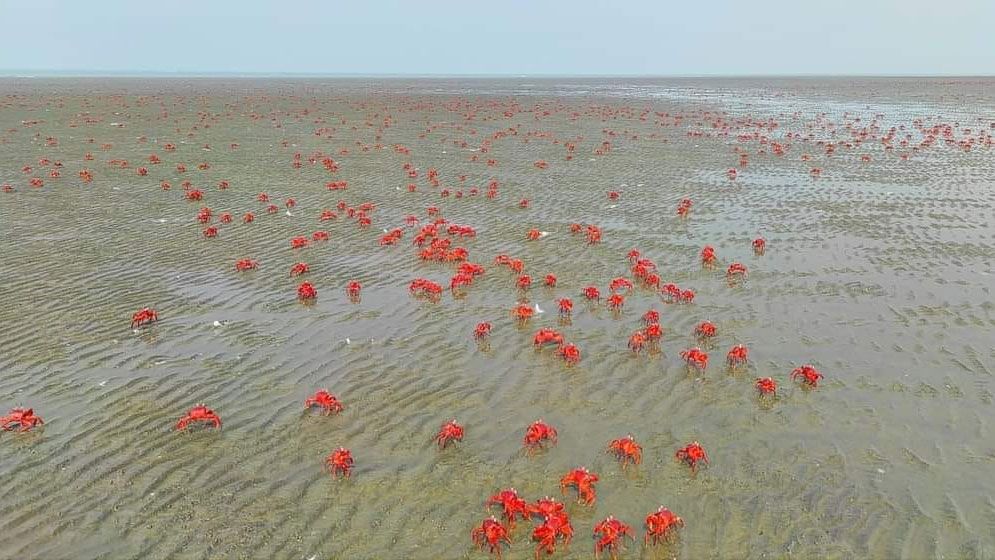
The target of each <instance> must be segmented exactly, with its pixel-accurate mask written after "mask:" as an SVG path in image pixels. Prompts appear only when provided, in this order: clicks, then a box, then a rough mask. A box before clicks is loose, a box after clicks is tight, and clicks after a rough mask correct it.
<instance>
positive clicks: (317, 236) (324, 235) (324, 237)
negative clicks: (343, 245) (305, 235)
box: [311, 231, 328, 241]
mask: <svg viewBox="0 0 995 560" xmlns="http://www.w3.org/2000/svg"><path fill="white" fill-rule="evenodd" d="M311 239H312V240H313V241H328V232H327V231H316V232H314V233H312V234H311Z"/></svg>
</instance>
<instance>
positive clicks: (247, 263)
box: [235, 259, 259, 272]
mask: <svg viewBox="0 0 995 560" xmlns="http://www.w3.org/2000/svg"><path fill="white" fill-rule="evenodd" d="M258 267H259V263H258V262H257V261H254V260H252V259H241V260H239V261H235V270H237V271H239V272H241V271H243V270H255V269H256V268H258Z"/></svg>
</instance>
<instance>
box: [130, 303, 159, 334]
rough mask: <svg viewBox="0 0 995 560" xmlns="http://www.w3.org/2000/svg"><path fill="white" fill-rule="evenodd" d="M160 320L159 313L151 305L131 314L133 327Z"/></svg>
mask: <svg viewBox="0 0 995 560" xmlns="http://www.w3.org/2000/svg"><path fill="white" fill-rule="evenodd" d="M158 320H159V314H158V313H156V310H155V309H152V308H151V307H143V308H141V309H139V310H138V311H136V312H135V314H134V315H132V316H131V328H133V329H135V328H138V327H140V326H142V325H146V324H151V323H155V322H156V321H158Z"/></svg>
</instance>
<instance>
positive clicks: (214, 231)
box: [204, 226, 218, 239]
mask: <svg viewBox="0 0 995 560" xmlns="http://www.w3.org/2000/svg"><path fill="white" fill-rule="evenodd" d="M217 236H218V228H216V227H214V226H210V227H206V228H204V237H206V238H208V239H211V238H213V237H217Z"/></svg>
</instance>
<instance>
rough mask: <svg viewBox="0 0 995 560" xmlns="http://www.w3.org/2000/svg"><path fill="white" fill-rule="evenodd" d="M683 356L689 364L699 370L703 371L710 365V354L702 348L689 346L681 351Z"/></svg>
mask: <svg viewBox="0 0 995 560" xmlns="http://www.w3.org/2000/svg"><path fill="white" fill-rule="evenodd" d="M681 358H682V359H684V361H685V362H687V364H688V366H694V367H696V368H697V369H698V370H701V371H703V370H704V369H705V368H707V367H708V354H706V353H704V352H702V351H701V349H700V348H688V349H687V350H684V351H683V352H681Z"/></svg>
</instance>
